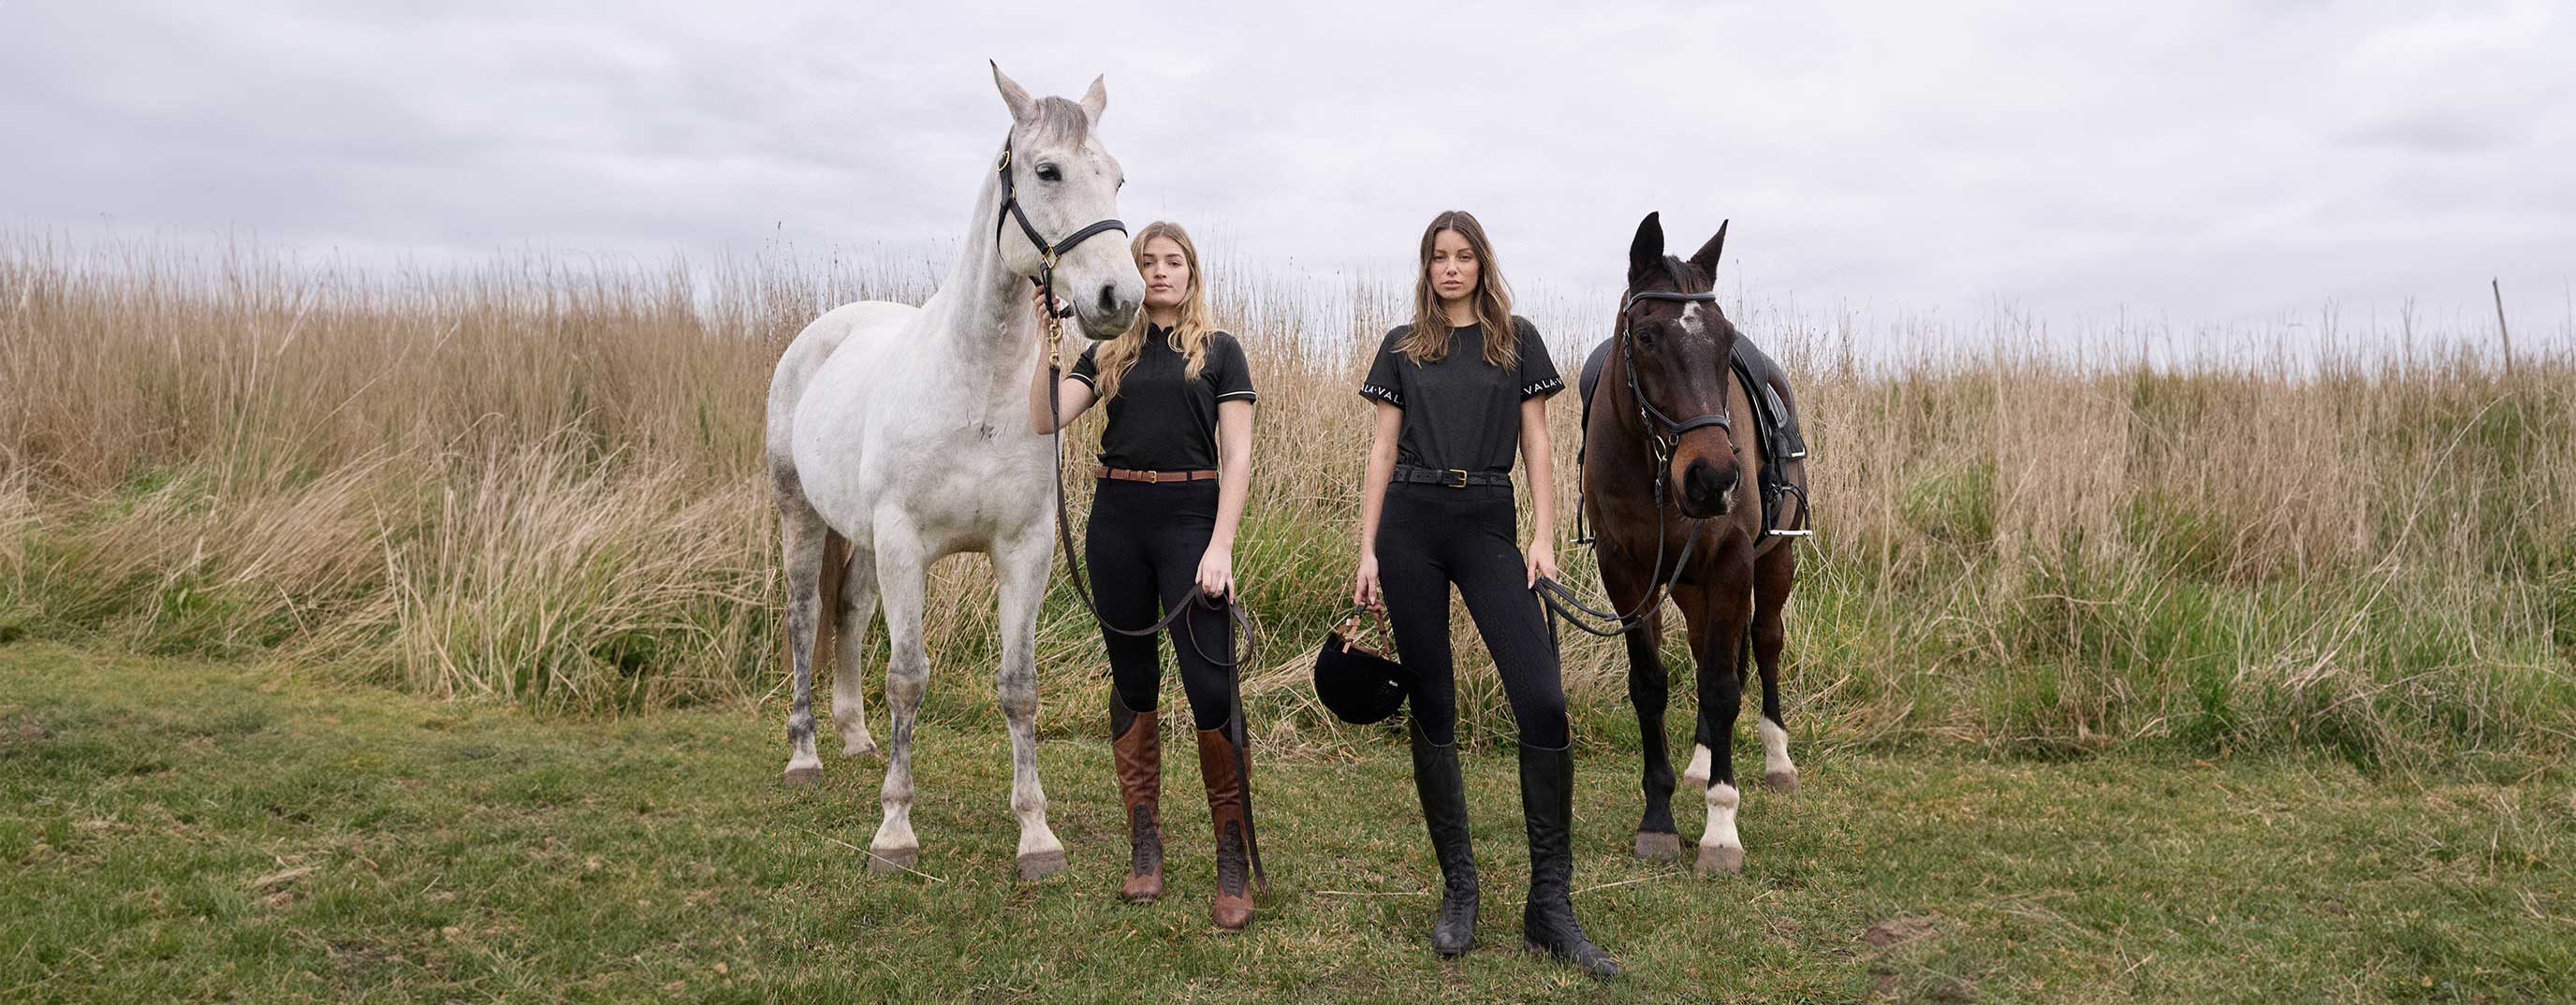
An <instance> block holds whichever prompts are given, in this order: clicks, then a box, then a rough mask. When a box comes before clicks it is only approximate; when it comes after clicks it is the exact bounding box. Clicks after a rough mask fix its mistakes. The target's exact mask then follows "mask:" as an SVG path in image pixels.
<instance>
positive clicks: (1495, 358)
mask: <svg viewBox="0 0 2576 1005" xmlns="http://www.w3.org/2000/svg"><path fill="white" fill-rule="evenodd" d="M1444 230H1454V231H1457V232H1458V236H1459V237H1462V238H1465V239H1466V241H1467V250H1469V251H1472V252H1475V254H1476V288H1475V289H1473V290H1470V291H1468V294H1467V295H1468V296H1471V297H1474V298H1475V301H1476V323H1477V324H1479V325H1481V326H1483V327H1484V329H1485V362H1487V363H1491V364H1493V365H1495V366H1512V365H1514V364H1515V363H1517V362H1518V361H1519V359H1520V332H1518V331H1517V330H1514V329H1513V327H1512V287H1511V284H1509V283H1506V282H1504V281H1503V268H1502V266H1500V265H1496V264H1494V242H1492V241H1489V240H1486V239H1485V225H1484V224H1481V223H1477V222H1476V216H1475V214H1473V213H1469V212H1467V211H1466V210H1463V209H1453V210H1450V211H1448V212H1446V213H1442V214H1440V215H1439V216H1435V217H1432V218H1431V226H1429V227H1425V228H1423V230H1422V267H1421V268H1420V269H1419V270H1417V271H1416V272H1415V273H1414V276H1413V331H1412V332H1410V333H1408V334H1406V335H1405V336H1404V340H1403V341H1401V342H1398V343H1396V346H1395V349H1396V351H1397V352H1401V353H1403V354H1404V355H1405V356H1406V357H1407V358H1410V359H1411V360H1413V361H1414V362H1415V363H1437V362H1440V360H1441V359H1442V358H1443V357H1446V356H1448V355H1449V313H1448V312H1447V311H1444V310H1441V309H1440V295H1439V294H1437V293H1434V292H1432V290H1431V245H1432V242H1434V241H1437V240H1439V239H1440V232H1441V231H1444ZM1192 274H1193V275H1196V273H1195V272H1193V273H1192Z"/></svg>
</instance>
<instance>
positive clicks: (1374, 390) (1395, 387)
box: [1360, 326, 1410, 408]
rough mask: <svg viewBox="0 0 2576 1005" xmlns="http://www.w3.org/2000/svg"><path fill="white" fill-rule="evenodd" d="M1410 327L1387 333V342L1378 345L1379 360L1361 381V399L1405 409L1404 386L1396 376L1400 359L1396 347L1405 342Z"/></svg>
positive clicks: (1371, 365) (1370, 365)
mask: <svg viewBox="0 0 2576 1005" xmlns="http://www.w3.org/2000/svg"><path fill="white" fill-rule="evenodd" d="M1408 327H1410V326H1404V327H1399V328H1397V329H1396V330H1394V331H1391V332H1388V333H1386V341H1384V342H1381V343H1379V344H1378V347H1377V359H1376V361H1374V362H1372V363H1370V364H1369V371H1368V376H1367V377H1365V378H1363V379H1362V380H1361V381H1360V397H1363V398H1367V399H1369V400H1371V401H1383V402H1386V403H1387V404H1390V405H1393V406H1395V407H1397V408H1403V407H1404V390H1403V385H1402V384H1400V383H1398V379H1399V378H1398V377H1397V376H1396V374H1397V370H1396V364H1397V362H1398V358H1397V356H1396V352H1395V345H1396V343H1397V342H1399V341H1402V340H1403V338H1404V333H1405V330H1406V328H1408Z"/></svg>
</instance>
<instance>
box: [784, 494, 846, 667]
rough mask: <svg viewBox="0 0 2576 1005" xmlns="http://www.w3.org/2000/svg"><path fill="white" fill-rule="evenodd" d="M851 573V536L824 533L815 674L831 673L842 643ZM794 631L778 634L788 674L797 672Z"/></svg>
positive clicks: (817, 598)
mask: <svg viewBox="0 0 2576 1005" xmlns="http://www.w3.org/2000/svg"><path fill="white" fill-rule="evenodd" d="M849 574H850V539H849V538H846V537H842V536H841V532H840V531H837V530H834V531H825V532H824V534H823V570H822V575H821V576H820V577H819V580H818V583H817V587H816V589H815V591H814V663H813V666H814V674H815V676H818V677H820V676H823V675H826V674H829V673H831V672H832V671H831V669H830V667H831V666H832V652H833V649H834V648H835V647H836V646H837V645H838V644H839V643H840V641H841V640H840V637H839V634H838V633H839V631H840V626H841V581H842V580H843V579H846V578H848V577H849ZM795 644H796V642H795V640H794V639H793V638H792V637H791V633H788V632H785V631H781V632H779V633H778V655H779V658H780V659H782V660H785V661H786V666H787V673H788V676H790V677H791V678H792V677H794V676H795V674H796V654H795V652H794V651H792V650H790V649H788V647H789V646H792V645H795Z"/></svg>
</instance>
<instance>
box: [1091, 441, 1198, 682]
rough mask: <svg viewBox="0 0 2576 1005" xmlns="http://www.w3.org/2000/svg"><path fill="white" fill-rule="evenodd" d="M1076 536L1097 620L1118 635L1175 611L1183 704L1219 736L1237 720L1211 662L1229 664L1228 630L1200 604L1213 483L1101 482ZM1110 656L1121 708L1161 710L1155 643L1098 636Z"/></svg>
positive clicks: (1159, 667)
mask: <svg viewBox="0 0 2576 1005" xmlns="http://www.w3.org/2000/svg"><path fill="white" fill-rule="evenodd" d="M1098 485H1099V491H1098V493H1097V494H1095V495H1094V496H1093V497H1092V502H1091V523H1090V525H1089V526H1088V527H1087V528H1086V529H1085V531H1084V534H1083V556H1084V561H1086V562H1088V563H1090V565H1091V588H1092V591H1093V594H1094V596H1093V599H1094V600H1096V601H1098V602H1099V604H1100V616H1101V617H1102V618H1103V619H1105V620H1107V621H1108V622H1109V623H1110V624H1112V625H1116V626H1118V627H1120V628H1131V629H1132V628H1143V627H1145V626H1146V625H1150V624H1153V623H1154V622H1156V621H1160V620H1162V618H1163V614H1164V613H1165V612H1167V611H1170V610H1172V609H1173V608H1174V607H1175V606H1177V605H1180V604H1189V605H1190V613H1189V614H1188V615H1186V616H1184V617H1183V618H1181V619H1180V620H1179V621H1176V622H1173V623H1172V627H1171V629H1170V631H1171V635H1172V648H1173V650H1174V652H1175V654H1176V656H1177V657H1178V662H1179V663H1180V667H1181V690H1182V692H1183V693H1185V694H1187V695H1189V699H1190V719H1191V721H1193V722H1195V723H1196V724H1197V726H1198V728H1199V729H1202V730H1207V729H1216V728H1218V727H1220V726H1223V725H1225V721H1226V719H1227V718H1228V717H1229V716H1232V715H1233V714H1234V673H1233V671H1232V670H1231V669H1229V668H1227V667H1224V666H1221V665H1219V664H1218V663H1216V662H1215V660H1226V659H1232V658H1233V651H1234V626H1233V623H1232V622H1230V621H1228V620H1227V618H1226V612H1225V609H1224V608H1223V607H1211V606H1208V605H1206V604H1201V603H1199V602H1198V601H1197V600H1196V599H1195V598H1196V597H1197V595H1198V572H1199V559H1200V558H1201V557H1203V556H1205V555H1206V554H1207V546H1208V539H1209V538H1210V537H1211V536H1213V535H1214V534H1215V533H1216V500H1217V483H1216V482H1214V481H1196V482H1177V483H1164V484H1153V483H1147V482H1130V481H1118V480H1113V479H1107V478H1103V479H1101V480H1100V481H1099V482H1098ZM1100 636H1101V639H1102V641H1103V642H1105V643H1107V645H1108V648H1109V678H1110V683H1111V686H1113V687H1116V688H1117V689H1118V697H1119V700H1121V701H1124V702H1126V703H1127V707H1128V708H1131V709H1134V710H1136V711H1139V712H1150V711H1153V710H1154V709H1156V708H1159V707H1161V704H1160V701H1159V698H1160V692H1161V691H1162V686H1163V660H1162V651H1161V649H1162V647H1161V642H1160V640H1159V639H1157V638H1156V637H1155V636H1151V635H1143V636H1139V635H1121V634H1118V633H1117V632H1113V631H1109V630H1107V629H1106V628H1104V629H1102V630H1101V633H1100Z"/></svg>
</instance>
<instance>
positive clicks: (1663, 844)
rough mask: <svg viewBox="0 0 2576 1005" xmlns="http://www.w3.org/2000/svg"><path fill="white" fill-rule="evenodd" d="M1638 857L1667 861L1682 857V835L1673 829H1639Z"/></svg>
mask: <svg viewBox="0 0 2576 1005" xmlns="http://www.w3.org/2000/svg"><path fill="white" fill-rule="evenodd" d="M1637 857H1638V858H1641V859H1644V860H1646V861H1648V862H1666V861H1671V860H1673V859H1677V858H1680V857H1682V836H1681V835H1679V834H1675V833H1673V832H1671V831H1661V832H1658V831H1638V832H1637Z"/></svg>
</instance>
